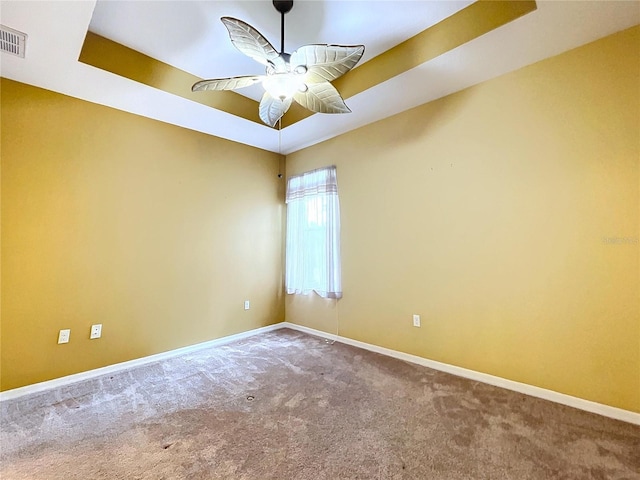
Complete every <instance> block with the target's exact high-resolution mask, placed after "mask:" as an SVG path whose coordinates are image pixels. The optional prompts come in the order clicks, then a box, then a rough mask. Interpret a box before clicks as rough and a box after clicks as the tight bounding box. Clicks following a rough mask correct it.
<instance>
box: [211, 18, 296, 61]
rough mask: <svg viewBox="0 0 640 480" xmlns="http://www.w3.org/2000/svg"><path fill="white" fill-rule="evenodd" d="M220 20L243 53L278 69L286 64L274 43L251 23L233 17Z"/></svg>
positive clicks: (232, 40)
mask: <svg viewBox="0 0 640 480" xmlns="http://www.w3.org/2000/svg"><path fill="white" fill-rule="evenodd" d="M220 20H221V21H222V23H224V26H225V27H227V30H228V31H229V37H230V38H231V43H233V45H234V46H235V47H236V48H237V49H238V50H240V51H241V52H242V53H244V54H245V55H247V56H248V57H251V58H253V59H254V60H255V61H257V62H260V63H262V64H263V65H269V64H270V63H271V64H272V65H274V66H275V67H276V69H277V68H278V67H280V66H282V65H284V63H285V62H284V59H283V58H282V57H281V56H280V54H279V53H278V52H277V51H276V49H275V48H273V45H271V44H270V43H269V41H268V40H267V39H266V38H264V36H263V35H262V34H261V33H260V32H259V31H258V30H256V29H255V28H253V27H252V26H251V25H249V24H248V23H245V22H243V21H242V20H238V19H237V18H232V17H222V18H221V19H220ZM280 64H282V65H280Z"/></svg>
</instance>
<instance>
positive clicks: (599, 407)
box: [0, 322, 640, 425]
mask: <svg viewBox="0 0 640 480" xmlns="http://www.w3.org/2000/svg"><path fill="white" fill-rule="evenodd" d="M280 328H290V329H292V330H298V331H300V332H304V333H308V334H310V335H315V336H318V337H323V338H328V339H331V340H334V339H335V340H336V341H338V342H340V343H344V344H347V345H352V346H354V347H358V348H362V349H364V350H369V351H371V352H376V353H380V354H382V355H387V356H389V357H393V358H397V359H400V360H404V361H407V362H411V363H415V364H418V365H423V366H425V367H429V368H433V369H434V370H439V371H442V372H446V373H450V374H452V375H457V376H459V377H464V378H468V379H470V380H475V381H478V382H482V383H487V384H489V385H494V386H496V387H501V388H506V389H507V390H513V391H514V392H518V393H523V394H525V395H530V396H532V397H537V398H542V399H544V400H549V401H552V402H555V403H560V404H562V405H567V406H569V407H573V408H577V409H580V410H585V411H587V412H591V413H596V414H598V415H603V416H605V417H609V418H614V419H616V420H621V421H623V422H628V423H633V424H635V425H640V413H636V412H632V411H629V410H623V409H621V408H616V407H611V406H609V405H603V404H601V403H596V402H592V401H590V400H585V399H582V398H578V397H572V396H571V395H566V394H564V393H559V392H554V391H553V390H547V389H545V388H540V387H534V386H533V385H527V384H526V383H520V382H515V381H513V380H507V379H506V378H501V377H496V376H494V375H489V374H487V373H482V372H476V371H475V370H469V369H466V368H462V367H456V366H455V365H449V364H447V363H441V362H436V361H435V360H429V359H426V358H423V357H418V356H417V355H411V354H409V353H403V352H398V351H396V350H391V349H390V348H384V347H379V346H377V345H372V344H370V343H365V342H360V341H358V340H352V339H350V338H347V337H341V336H336V335H334V334H330V333H327V332H323V331H320V330H315V329H313V328H309V327H304V326H302V325H296V324H295V323H289V322H281V323H276V324H275V325H268V326H266V327H261V328H256V329H254V330H249V331H247V332H242V333H237V334H235V335H229V336H227V337H222V338H218V339H215V340H210V341H208V342H203V343H198V344H195V345H190V346H188V347H182V348H177V349H175V350H170V351H168V352H163V353H157V354H155V355H149V356H147V357H142V358H136V359H135V360H129V361H127V362H122V363H116V364H114V365H109V366H106V367H102V368H96V369H94V370H89V371H87V372H81V373H76V374H73V375H67V376H65V377H61V378H56V379H54V380H48V381H46V382H40V383H35V384H33V385H27V386H25V387H20V388H14V389H13V390H6V391H4V392H0V401H6V400H11V399H14V398H18V397H22V396H23V395H29V394H32V393H37V392H42V391H45V390H49V389H52V388H58V387H62V386H65V385H69V384H72V383H76V382H79V381H82V380H87V379H90V378H95V377H98V376H100V375H105V374H108V373H114V372H118V371H122V370H125V369H127V368H132V367H137V366H140V365H145V364H147V363H152V362H157V361H160V360H164V359H167V358H171V357H175V356H177V355H184V354H185V353H190V352H195V351H197V350H202V349H204V348H209V347H213V346H216V345H224V344H225V343H229V342H233V341H236V340H241V339H243V338H248V337H252V336H254V335H258V334H260V333H266V332H271V331H274V330H278V329H280Z"/></svg>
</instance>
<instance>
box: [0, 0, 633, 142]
mask: <svg viewBox="0 0 640 480" xmlns="http://www.w3.org/2000/svg"><path fill="white" fill-rule="evenodd" d="M469 3H472V2H471V1H469V0H467V1H419V0H414V1H371V0H369V1H336V0H333V1H331V0H329V1H327V0H324V1H319V0H314V1H310V0H298V1H296V2H295V4H294V7H293V10H292V11H291V12H290V13H289V14H287V16H286V33H285V47H286V48H285V50H286V51H289V52H291V51H293V50H295V49H296V48H297V47H298V46H300V45H303V44H309V43H334V44H364V45H365V46H366V52H365V56H364V57H363V60H362V62H365V61H367V60H369V59H371V58H373V57H375V56H376V55H378V54H380V53H382V52H384V51H385V50H388V49H389V48H391V47H393V46H395V45H397V44H398V43H400V42H402V41H403V40H405V39H407V38H409V37H411V36H413V35H415V34H416V33H418V32H420V31H422V30H424V29H426V28H427V27H429V26H431V25H433V24H434V23H437V22H438V21H440V20H442V19H444V18H446V17H447V16H449V15H452V14H453V13H455V12H456V11H458V10H460V9H462V8H464V7H465V6H466V5H468V4H469ZM222 16H231V17H236V18H239V19H241V20H244V21H245V22H247V23H249V24H251V25H253V26H254V27H255V28H257V29H258V30H259V31H260V32H261V33H262V34H264V35H265V36H266V37H267V38H268V39H269V40H271V43H272V44H273V45H274V46H275V47H276V48H277V49H279V46H280V45H279V43H280V35H279V29H280V17H279V14H278V13H277V12H276V11H275V10H274V8H273V6H272V4H271V2H270V1H268V0H261V1H231V0H227V1H195V2H190V1H129V0H118V1H116V0H109V1H106V0H99V1H98V2H95V1H90V0H85V1H42V2H34V1H4V0H2V1H0V22H1V23H2V24H3V25H5V26H8V27H10V28H13V29H16V30H19V31H22V32H25V33H26V34H27V35H28V40H27V51H26V58H25V59H21V58H18V57H15V56H12V55H9V54H5V53H3V54H2V55H1V58H0V60H1V63H0V68H1V69H0V74H1V75H2V76H3V77H6V78H9V79H13V80H17V81H20V82H23V83H27V84H31V85H35V86H38V87H42V88H46V89H49V90H53V91H56V92H60V93H63V94H66V95H70V96H73V97H77V98H81V99H84V100H87V101H90V102H94V103H98V104H102V105H108V106H110V107H113V108H117V109H120V110H124V111H127V112H131V113H134V114H137V115H143V116H146V117H149V118H154V119H157V120H160V121H163V122H167V123H171V124H175V125H179V126H182V127H186V128H189V129H193V130H197V131H200V132H204V133H207V134H211V135H216V136H219V137H223V138H228V139H230V140H234V141H237V142H241V143H244V144H247V145H252V146H256V147H258V148H262V149H266V150H271V151H276V152H277V151H281V152H282V153H285V154H286V153H291V152H293V151H296V150H298V149H301V148H304V147H306V146H309V145H312V144H314V143H318V142H320V141H323V140H326V139H329V138H332V137H334V136H336V135H339V134H341V133H344V132H346V131H349V130H352V129H354V128H358V127H359V126H362V125H365V124H367V123H371V122H374V121H376V120H380V119H383V118H386V117H388V116H391V115H394V114H396V113H399V112H402V111H404V110H406V109H409V108H411V107H414V106H417V105H420V104H423V103H425V102H428V101H431V100H434V99H436V98H440V97H442V96H444V95H448V94H450V93H453V92H455V91H458V90H461V89H463V88H466V87H469V86H471V85H474V84H477V83H479V82H482V81H484V80H488V79H490V78H493V77H496V76H498V75H501V74H503V73H507V72H509V71H513V70H516V69H518V68H521V67H523V66H525V65H529V64H531V63H534V62H537V61H539V60H542V59H544V58H547V57H550V56H553V55H557V54H559V53H562V52H564V51H566V50H569V49H571V48H575V47H577V46H580V45H583V44H585V43H588V42H591V41H594V40H596V39H598V38H601V37H604V36H606V35H609V34H611V33H614V32H617V31H619V30H623V29H625V28H628V27H631V26H633V25H637V24H638V23H640V2H638V1H602V0H601V1H551V0H542V1H538V9H537V10H536V11H534V12H532V13H529V14H527V15H525V16H523V17H521V18H519V19H517V20H515V21H513V22H511V23H509V24H507V25H505V26H502V27H499V28H497V29H496V30H494V31H492V32H490V33H488V34H485V35H483V36H481V37H479V38H477V39H475V40H473V41H471V42H468V43H467V44H465V45H462V46H461V47H458V48H456V49H454V50H452V51H450V52H448V53H445V54H444V55H441V56H439V57H437V58H435V59H433V60H431V61H428V62H426V63H424V64H422V65H420V66H418V67H416V68H414V69H412V70H409V71H408V72H405V73H403V74H401V75H398V76H396V77H394V78H392V79H391V80H388V81H386V82H384V83H382V84H380V85H377V86H376V87H374V88H371V89H369V90H366V91H365V92H362V93H360V94H358V95H356V96H354V97H351V98H349V99H348V100H347V104H348V105H349V107H350V108H351V110H352V111H353V112H352V113H350V114H346V115H321V114H316V115H312V116H310V117H308V118H306V119H304V120H302V121H300V122H297V123H295V124H293V125H291V126H290V127H287V128H285V129H284V130H283V131H282V137H281V145H279V141H278V132H277V131H275V130H273V129H271V128H269V127H267V126H264V125H260V124H257V123H255V122H252V121H249V120H245V119H243V118H240V117H237V116H234V115H231V114H228V113H225V112H222V111H218V110H215V109H212V108H210V107H207V106H205V105H202V104H199V103H195V102H193V101H190V100H187V99H184V98H182V97H178V96H175V95H172V94H169V93H167V92H163V91H160V90H158V89H154V88H152V87H148V86H146V85H142V84H140V83H137V82H134V81H132V80H129V79H127V78H123V77H120V76H117V75H114V74H112V73H109V72H106V71H103V70H100V69H97V68H95V67H92V66H89V65H85V64H82V63H79V62H78V61H77V59H78V55H79V53H80V49H81V47H82V44H83V42H84V37H85V35H86V33H87V30H91V31H93V32H94V33H97V34H99V35H101V36H104V37H106V38H109V39H111V40H114V41H116V42H118V43H121V44H123V45H126V46H128V47H131V48H133V49H134V50H137V51H139V52H142V53H144V54H147V55H149V56H151V57H153V58H155V59H157V60H160V61H163V62H165V63H168V64H170V65H173V66H175V67H177V68H180V69H182V70H184V71H187V72H189V73H192V74H194V75H197V76H199V77H202V78H217V77H228V76H235V75H246V74H261V73H263V72H262V68H263V67H261V66H260V65H259V64H258V63H255V62H253V61H252V60H250V59H248V58H247V57H245V56H243V55H242V54H241V53H240V52H238V51H237V50H236V49H235V48H234V47H233V46H232V45H231V42H230V41H229V37H228V34H227V32H226V29H225V28H224V26H223V25H222V23H221V22H220V20H219V19H220V17H222ZM252 88H254V90H253V91H252V90H247V91H245V92H243V91H239V93H244V94H246V95H247V96H250V97H252V98H254V99H259V97H260V95H261V93H260V90H259V87H252ZM203 94H205V92H203Z"/></svg>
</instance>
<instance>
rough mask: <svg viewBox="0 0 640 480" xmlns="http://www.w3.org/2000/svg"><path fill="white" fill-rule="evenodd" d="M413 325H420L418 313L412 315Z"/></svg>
mask: <svg viewBox="0 0 640 480" xmlns="http://www.w3.org/2000/svg"><path fill="white" fill-rule="evenodd" d="M413 326H414V327H419V326H420V315H414V316H413Z"/></svg>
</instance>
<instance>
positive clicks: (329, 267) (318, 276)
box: [285, 166, 342, 298]
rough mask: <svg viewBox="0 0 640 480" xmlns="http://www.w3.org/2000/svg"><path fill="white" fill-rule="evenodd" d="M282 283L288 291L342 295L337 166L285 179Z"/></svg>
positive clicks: (334, 296)
mask: <svg viewBox="0 0 640 480" xmlns="http://www.w3.org/2000/svg"><path fill="white" fill-rule="evenodd" d="M286 202H287V237H286V255H285V257H286V271H285V286H286V290H287V293H301V294H303V295H307V294H308V293H309V292H311V291H314V292H316V293H317V294H318V295H320V296H321V297H325V298H341V297H342V282H341V278H340V202H339V201H338V182H337V179H336V167H335V166H331V167H326V168H320V169H318V170H313V171H311V172H306V173H303V174H302V175H296V176H293V177H291V178H289V181H288V182H287V200H286Z"/></svg>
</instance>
